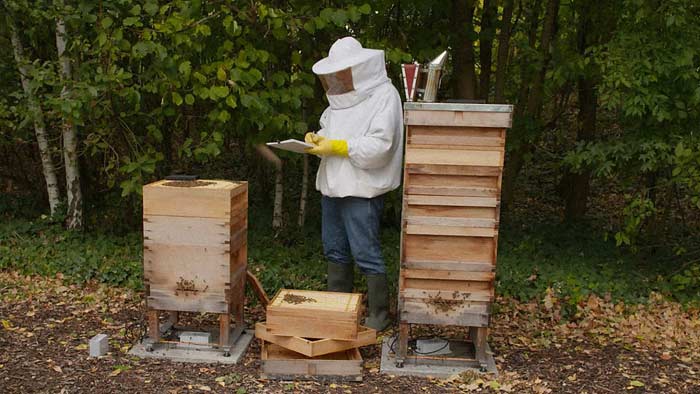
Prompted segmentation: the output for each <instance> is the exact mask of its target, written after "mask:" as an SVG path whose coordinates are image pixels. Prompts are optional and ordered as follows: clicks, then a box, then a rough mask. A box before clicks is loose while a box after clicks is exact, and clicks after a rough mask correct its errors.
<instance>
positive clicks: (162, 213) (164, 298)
mask: <svg viewBox="0 0 700 394" xmlns="http://www.w3.org/2000/svg"><path fill="white" fill-rule="evenodd" d="M247 226H248V184H247V182H229V181H219V180H200V181H168V180H164V181H158V182H154V183H151V184H149V185H146V186H144V188H143V234H144V281H145V284H146V304H147V320H148V339H147V341H145V343H144V344H145V346H146V349H147V350H152V349H153V348H154V346H156V345H157V344H159V343H171V344H172V343H173V342H177V341H164V340H163V339H162V337H161V336H162V334H164V333H166V332H168V331H169V330H171V329H173V328H174V327H175V325H176V324H177V322H178V318H179V315H180V313H181V312H199V313H201V312H206V313H216V314H218V315H219V318H218V321H219V324H218V325H219V330H218V333H215V335H213V337H214V338H217V337H218V340H217V343H213V344H211V346H212V347H213V348H218V349H220V350H222V351H223V354H224V356H228V355H229V354H230V349H231V347H232V346H233V345H234V343H235V342H236V340H237V338H238V337H239V336H240V335H241V333H242V332H243V330H244V320H243V310H244V297H245V283H246V267H247ZM161 313H167V320H166V321H165V323H163V324H161V323H160V321H159V317H160V315H161ZM232 320H233V321H234V327H233V328H232V327H231V321H232Z"/></svg>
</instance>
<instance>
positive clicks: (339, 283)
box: [328, 261, 355, 293]
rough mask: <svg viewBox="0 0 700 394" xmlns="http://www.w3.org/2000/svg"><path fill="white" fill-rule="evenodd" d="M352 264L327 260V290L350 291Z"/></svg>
mask: <svg viewBox="0 0 700 394" xmlns="http://www.w3.org/2000/svg"><path fill="white" fill-rule="evenodd" d="M354 269H355V267H354V266H353V264H351V263H350V264H338V263H333V262H330V261H329V262H328V291H337V292H339V293H352V288H353V281H354V276H355V271H354Z"/></svg>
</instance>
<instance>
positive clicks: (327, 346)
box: [255, 323, 377, 357]
mask: <svg viewBox="0 0 700 394" xmlns="http://www.w3.org/2000/svg"><path fill="white" fill-rule="evenodd" d="M255 336H256V337H257V338H259V339H261V340H264V341H265V342H269V343H274V344H275V345H279V346H281V347H283V348H285V349H289V350H292V351H295V352H297V353H300V354H303V355H305V356H307V357H317V356H322V355H324V354H330V353H337V352H340V351H344V350H350V349H354V348H359V347H362V346H367V345H372V344H375V343H376V342H377V331H376V330H374V329H372V328H368V327H360V331H359V333H358V335H357V339H356V340H350V341H344V340H338V339H306V338H301V337H289V336H281V335H274V334H270V333H269V332H268V330H267V326H266V325H265V323H256V324H255Z"/></svg>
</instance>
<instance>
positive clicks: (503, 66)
mask: <svg viewBox="0 0 700 394" xmlns="http://www.w3.org/2000/svg"><path fill="white" fill-rule="evenodd" d="M514 3H515V0H506V2H505V5H504V6H503V19H502V21H501V32H500V34H499V35H498V54H497V55H496V94H495V99H494V101H495V102H496V103H499V104H500V103H504V102H505V100H504V93H505V85H506V71H507V70H508V50H509V47H510V35H511V32H512V30H511V28H512V26H513V25H512V22H511V19H512V18H513V5H514Z"/></svg>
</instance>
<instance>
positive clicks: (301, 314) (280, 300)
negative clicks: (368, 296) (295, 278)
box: [266, 289, 362, 341]
mask: <svg viewBox="0 0 700 394" xmlns="http://www.w3.org/2000/svg"><path fill="white" fill-rule="evenodd" d="M361 316H362V294H359V293H335V292H328V291H308V290H290V289H281V290H280V291H278V292H277V294H276V295H275V296H274V297H273V299H272V300H271V301H270V304H269V305H268V306H267V322H266V328H267V332H268V333H269V334H272V335H278V336H287V337H303V338H320V339H336V340H353V341H354V340H358V333H359V327H360V318H361Z"/></svg>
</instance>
